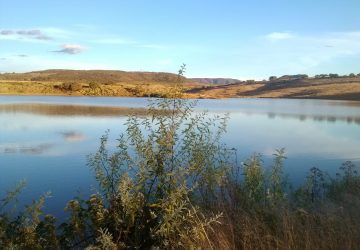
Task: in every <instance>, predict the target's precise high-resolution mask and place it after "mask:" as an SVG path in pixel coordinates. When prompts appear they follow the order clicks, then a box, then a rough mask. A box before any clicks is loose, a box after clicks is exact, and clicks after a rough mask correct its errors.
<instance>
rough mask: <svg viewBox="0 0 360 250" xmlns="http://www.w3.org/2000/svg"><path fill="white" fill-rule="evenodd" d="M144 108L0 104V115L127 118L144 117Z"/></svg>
mask: <svg viewBox="0 0 360 250" xmlns="http://www.w3.org/2000/svg"><path fill="white" fill-rule="evenodd" d="M145 112H146V110H145V109H143V108H127V107H102V106H84V105H70V104H69V105H68V104H66V105H64V104H43V103H15V104H0V113H31V114H37V115H45V116H102V117H107V116H114V117H116V116H127V115H130V114H136V115H144V114H145Z"/></svg>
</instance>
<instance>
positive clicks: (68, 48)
mask: <svg viewBox="0 0 360 250" xmlns="http://www.w3.org/2000/svg"><path fill="white" fill-rule="evenodd" d="M84 50H85V48H84V47H83V46H81V45H79V44H64V45H62V49H60V50H55V51H53V52H56V53H64V54H69V55H75V54H80V53H81V52H83V51H84Z"/></svg>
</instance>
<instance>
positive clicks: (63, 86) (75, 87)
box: [60, 82, 82, 91]
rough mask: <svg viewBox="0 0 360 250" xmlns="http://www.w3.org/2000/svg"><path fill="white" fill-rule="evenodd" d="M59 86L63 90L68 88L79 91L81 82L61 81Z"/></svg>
mask: <svg viewBox="0 0 360 250" xmlns="http://www.w3.org/2000/svg"><path fill="white" fill-rule="evenodd" d="M60 88H61V89H63V90H68V91H79V90H81V89H82V85H81V83H77V82H75V83H62V84H61V85H60Z"/></svg>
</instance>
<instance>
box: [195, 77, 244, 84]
mask: <svg viewBox="0 0 360 250" xmlns="http://www.w3.org/2000/svg"><path fill="white" fill-rule="evenodd" d="M190 80H193V81H194V82H199V83H205V84H220V85H221V84H233V83H240V82H241V81H240V80H238V79H233V78H190Z"/></svg>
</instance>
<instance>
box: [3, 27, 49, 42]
mask: <svg viewBox="0 0 360 250" xmlns="http://www.w3.org/2000/svg"><path fill="white" fill-rule="evenodd" d="M0 36H1V37H3V38H4V37H5V38H8V39H18V40H21V39H34V40H52V37H50V36H48V35H46V34H45V33H43V32H42V31H41V30H39V29H30V30H25V29H24V30H1V31H0Z"/></svg>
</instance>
